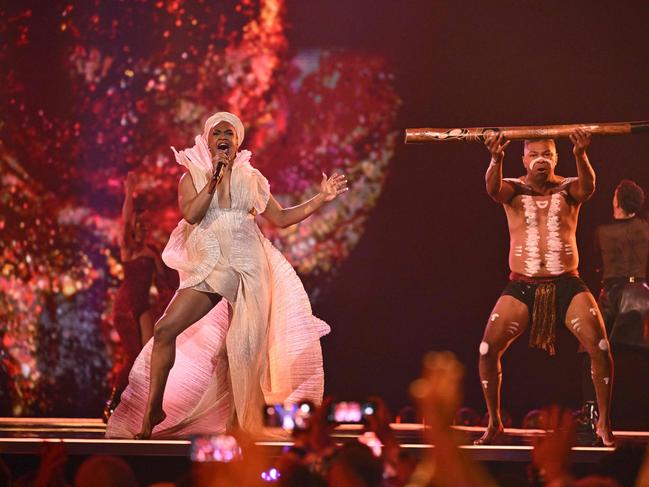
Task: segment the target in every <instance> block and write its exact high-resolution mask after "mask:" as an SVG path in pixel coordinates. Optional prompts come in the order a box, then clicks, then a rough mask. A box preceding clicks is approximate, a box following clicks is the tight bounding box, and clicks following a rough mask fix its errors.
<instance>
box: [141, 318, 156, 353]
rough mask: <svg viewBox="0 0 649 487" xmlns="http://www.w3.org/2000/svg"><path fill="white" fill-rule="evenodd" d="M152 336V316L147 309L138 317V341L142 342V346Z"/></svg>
mask: <svg viewBox="0 0 649 487" xmlns="http://www.w3.org/2000/svg"><path fill="white" fill-rule="evenodd" d="M152 336H153V315H152V314H151V310H150V309H148V310H146V311H145V312H144V313H142V314H141V315H140V339H141V340H142V346H144V345H146V343H147V342H148V341H149V340H150V339H151V337H152Z"/></svg>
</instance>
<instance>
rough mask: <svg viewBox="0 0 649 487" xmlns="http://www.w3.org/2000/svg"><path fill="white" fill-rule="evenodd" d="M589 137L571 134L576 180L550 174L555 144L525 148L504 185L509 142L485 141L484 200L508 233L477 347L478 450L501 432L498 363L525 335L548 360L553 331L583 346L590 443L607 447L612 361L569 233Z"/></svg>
mask: <svg viewBox="0 0 649 487" xmlns="http://www.w3.org/2000/svg"><path fill="white" fill-rule="evenodd" d="M590 139H591V134H590V133H589V132H588V131H586V130H584V129H577V130H575V131H574V132H573V133H572V134H571V135H570V140H571V141H572V143H573V145H574V147H573V150H572V152H573V154H574V155H575V161H576V164H577V177H576V178H564V177H561V176H558V175H556V174H555V173H554V168H555V166H556V164H557V160H558V157H557V151H556V146H555V143H554V140H551V139H546V140H526V141H525V144H524V150H523V165H524V166H525V169H526V171H527V174H525V176H522V177H520V178H517V179H513V178H512V179H509V178H506V179H503V177H502V162H503V158H504V155H505V149H506V148H507V146H508V145H509V143H510V141H506V142H505V141H504V137H503V135H502V134H500V135H493V136H488V137H487V138H486V139H485V146H486V147H487V149H488V150H489V152H490V153H491V162H490V164H489V167H488V169H487V173H486V176H485V180H486V186H487V193H488V194H489V196H491V198H492V199H494V200H495V201H497V202H498V203H501V204H502V205H503V207H504V209H505V213H506V215H507V224H508V227H509V238H510V245H509V267H510V270H511V274H510V281H509V283H508V284H507V286H506V287H505V290H504V291H503V293H502V295H501V296H500V298H499V299H498V301H497V302H496V305H495V306H494V308H493V311H492V312H491V316H490V317H489V320H488V321H487V326H486V328H485V332H484V336H483V339H482V342H481V343H480V348H479V351H480V361H479V370H480V381H481V383H482V391H483V393H484V397H485V401H486V403H487V410H488V412H489V425H488V426H487V429H486V431H485V433H484V435H483V436H482V437H481V438H480V439H478V440H476V442H475V443H476V444H477V445H483V444H489V443H491V442H492V441H493V439H494V438H495V437H496V436H498V435H499V434H500V433H501V432H502V431H503V426H502V421H501V418H500V386H501V382H502V372H501V365H500V357H501V356H502V354H503V353H504V352H505V350H507V348H508V347H509V345H511V343H512V342H513V341H514V340H516V338H518V337H519V336H521V335H522V334H523V333H524V332H525V330H527V328H528V327H529V328H530V346H532V347H537V348H541V349H544V350H546V351H547V352H548V353H549V354H550V355H553V354H554V353H555V346H554V342H555V330H556V325H557V323H560V322H563V323H564V324H565V326H566V327H567V328H568V330H570V332H572V334H573V335H575V337H576V338H577V340H579V343H581V345H583V347H584V349H585V350H586V351H587V352H588V354H589V356H590V361H591V372H592V374H591V375H592V379H593V385H594V387H595V393H596V396H597V404H598V407H599V413H600V414H599V422H598V424H597V435H598V436H599V437H600V438H601V440H602V442H603V443H604V444H605V445H612V444H613V442H614V438H613V434H612V431H611V426H610V421H609V405H610V403H611V389H612V385H613V359H612V356H611V352H610V350H609V343H608V339H607V336H606V330H605V328H604V322H603V321H602V316H601V314H600V312H599V309H598V307H597V303H596V302H595V299H594V298H593V296H592V294H591V293H590V291H589V290H588V288H587V287H586V284H585V283H584V282H583V281H582V280H581V279H580V278H579V273H578V271H577V266H578V264H579V257H578V254H577V241H576V235H575V232H576V229H577V219H578V216H579V208H580V206H581V204H582V203H583V202H584V201H586V200H587V199H588V198H589V197H590V196H591V195H592V194H593V192H594V191H595V172H594V171H593V168H592V167H591V165H590V163H589V162H588V156H587V155H586V147H588V144H589V143H590Z"/></svg>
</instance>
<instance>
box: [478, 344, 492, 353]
mask: <svg viewBox="0 0 649 487" xmlns="http://www.w3.org/2000/svg"><path fill="white" fill-rule="evenodd" d="M478 350H479V351H480V355H487V354H488V353H489V344H488V343H487V342H482V343H480V348H478Z"/></svg>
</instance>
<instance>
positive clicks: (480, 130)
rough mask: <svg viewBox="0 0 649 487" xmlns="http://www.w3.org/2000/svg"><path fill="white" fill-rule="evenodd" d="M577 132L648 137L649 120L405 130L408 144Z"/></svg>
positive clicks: (563, 135)
mask: <svg viewBox="0 0 649 487" xmlns="http://www.w3.org/2000/svg"><path fill="white" fill-rule="evenodd" d="M576 128H584V129H587V130H589V131H590V133H592V134H594V135H623V134H635V133H641V132H647V133H649V120H644V121H641V122H613V123H584V124H570V125H528V126H519V127H472V128H441V129H440V128H412V129H406V144H417V143H427V142H443V141H446V140H458V141H467V142H482V141H484V140H485V137H486V136H488V135H489V134H503V135H504V136H505V138H507V139H510V140H522V139H556V138H559V137H568V135H570V133H571V132H572V131H573V130H574V129H576Z"/></svg>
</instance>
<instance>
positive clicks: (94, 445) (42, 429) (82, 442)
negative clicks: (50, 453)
mask: <svg viewBox="0 0 649 487" xmlns="http://www.w3.org/2000/svg"><path fill="white" fill-rule="evenodd" d="M391 426H392V429H393V431H394V433H395V435H396V436H397V439H398V440H399V443H400V445H401V448H403V449H406V450H411V451H413V452H415V453H416V454H421V453H423V452H425V451H426V450H428V449H430V448H434V447H433V446H431V445H429V444H426V443H425V442H424V441H423V438H422V432H423V426H422V425H421V424H403V423H395V424H392V425H391ZM104 429H105V426H104V424H103V423H102V421H101V420H100V419H94V418H0V454H4V455H7V454H16V455H37V454H39V452H40V449H41V446H42V443H43V442H63V443H64V444H65V445H66V449H67V452H68V454H69V455H95V454H102V455H118V456H142V457H150V456H167V457H185V458H186V457H187V456H188V454H189V447H190V442H189V441H188V440H146V441H143V440H127V439H120V440H118V439H107V438H104V437H103V435H104ZM456 429H457V430H458V431H461V432H463V433H464V435H465V436H466V438H467V443H468V442H469V441H471V440H473V439H474V438H477V437H479V436H480V435H481V434H482V432H483V431H484V429H483V428H479V427H456ZM360 433H361V427H360V426H356V425H342V426H339V427H338V428H336V430H335V433H334V437H335V438H336V439H337V440H338V441H339V442H341V443H344V442H346V441H353V440H355V439H356V438H357V437H358V435H359V434H360ZM543 434H544V433H543V431H541V430H524V429H516V428H507V429H505V434H504V435H503V436H502V437H501V439H500V441H499V444H498V445H489V446H474V445H472V444H467V445H462V446H461V448H462V449H465V450H466V451H467V452H468V453H469V454H470V455H471V456H472V457H473V458H474V459H475V460H477V461H481V462H530V461H531V453H532V446H531V442H532V440H533V438H535V437H538V436H542V435H543ZM615 435H616V437H617V440H618V444H619V445H621V444H628V443H633V444H649V431H615ZM256 443H257V444H258V445H260V446H262V447H264V448H267V449H268V453H269V455H271V456H272V455H279V454H280V453H281V451H282V450H283V448H284V447H285V446H287V445H290V444H291V443H290V442H288V441H275V440H265V439H263V438H262V439H259V441H257V442H256ZM613 450H614V449H613V448H606V447H573V449H572V460H573V462H574V463H596V462H598V461H599V460H600V459H601V458H602V457H604V456H605V455H607V454H609V453H610V452H612V451H613Z"/></svg>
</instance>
